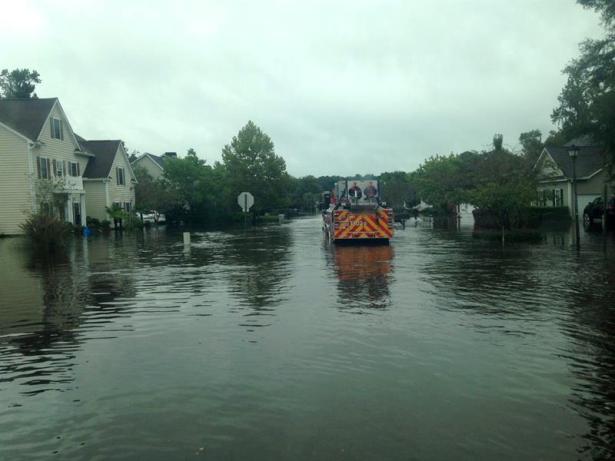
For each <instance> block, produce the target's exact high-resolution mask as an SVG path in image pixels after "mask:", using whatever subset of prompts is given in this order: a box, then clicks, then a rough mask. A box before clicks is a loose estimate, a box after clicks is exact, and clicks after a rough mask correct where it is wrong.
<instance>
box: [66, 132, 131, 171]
mask: <svg viewBox="0 0 615 461" xmlns="http://www.w3.org/2000/svg"><path fill="white" fill-rule="evenodd" d="M77 140H78V141H79V144H81V147H82V148H83V149H84V150H86V151H87V152H90V153H92V154H94V155H95V157H94V158H91V159H90V161H89V162H88V166H87V167H86V168H85V171H84V172H83V177H84V178H91V179H94V178H107V177H109V174H110V173H111V166H112V165H113V160H115V154H116V153H117V150H118V149H119V147H120V144H121V143H122V141H119V140H112V141H86V140H85V139H83V138H82V137H80V136H79V137H78V138H77Z"/></svg>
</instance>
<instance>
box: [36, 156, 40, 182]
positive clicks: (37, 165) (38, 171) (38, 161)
mask: <svg viewBox="0 0 615 461" xmlns="http://www.w3.org/2000/svg"><path fill="white" fill-rule="evenodd" d="M36 172H37V175H38V179H41V158H40V157H36Z"/></svg>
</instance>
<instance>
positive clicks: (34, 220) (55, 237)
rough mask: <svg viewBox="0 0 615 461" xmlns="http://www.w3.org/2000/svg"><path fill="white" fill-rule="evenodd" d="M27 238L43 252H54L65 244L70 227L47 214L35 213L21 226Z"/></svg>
mask: <svg viewBox="0 0 615 461" xmlns="http://www.w3.org/2000/svg"><path fill="white" fill-rule="evenodd" d="M20 227H21V229H22V230H23V231H24V233H25V234H26V236H27V237H29V238H30V240H32V242H33V243H34V244H35V245H36V246H37V249H40V250H43V251H55V250H57V249H59V248H61V247H63V246H64V245H65V244H66V240H67V239H68V237H69V235H70V234H71V230H72V229H71V227H72V226H71V225H70V224H67V223H65V222H63V221H61V220H59V219H58V218H55V217H54V216H51V215H49V214H47V213H36V214H33V215H31V216H30V217H29V218H28V219H26V220H25V221H24V222H23V223H22V224H21V225H20Z"/></svg>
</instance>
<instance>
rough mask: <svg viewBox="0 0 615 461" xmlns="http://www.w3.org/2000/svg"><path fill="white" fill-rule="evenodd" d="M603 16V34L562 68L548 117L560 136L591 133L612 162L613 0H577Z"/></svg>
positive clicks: (614, 149) (614, 110) (614, 112)
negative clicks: (561, 82)
mask: <svg viewBox="0 0 615 461" xmlns="http://www.w3.org/2000/svg"><path fill="white" fill-rule="evenodd" d="M578 3H579V4H581V5H583V6H584V7H586V8H592V9H594V10H596V11H597V12H598V13H600V14H601V16H602V21H603V25H604V27H605V36H604V38H601V39H591V40H585V41H584V42H583V43H582V44H581V47H580V49H581V53H580V56H579V57H578V58H576V59H574V60H572V61H571V62H570V64H569V65H568V66H567V67H566V68H565V69H564V73H565V74H567V76H568V79H567V82H566V85H565V86H564V88H563V89H562V92H561V93H560V95H559V97H558V106H557V107H556V108H555V109H554V110H553V113H552V115H551V118H552V120H553V122H554V123H556V124H557V126H558V128H559V131H560V132H561V133H562V137H563V138H568V139H570V138H572V137H576V136H578V135H587V134H589V135H591V136H592V137H593V138H594V139H595V141H597V142H599V143H601V144H602V145H604V146H605V147H606V148H607V151H608V152H609V154H610V156H609V157H610V162H611V164H613V162H614V161H615V2H613V0H578Z"/></svg>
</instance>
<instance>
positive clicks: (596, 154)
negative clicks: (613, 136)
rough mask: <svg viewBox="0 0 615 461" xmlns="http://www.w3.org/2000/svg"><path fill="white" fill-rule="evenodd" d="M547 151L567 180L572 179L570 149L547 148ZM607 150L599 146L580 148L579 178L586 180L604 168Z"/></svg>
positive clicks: (577, 167) (577, 164)
mask: <svg viewBox="0 0 615 461" xmlns="http://www.w3.org/2000/svg"><path fill="white" fill-rule="evenodd" d="M545 150H546V151H547V152H548V153H549V155H550V156H551V157H552V158H553V160H555V163H557V166H558V167H559V168H560V169H561V170H562V171H563V172H564V175H565V176H566V177H567V178H572V161H571V160H570V155H569V154H568V150H569V148H568V147H554V146H547V147H545ZM604 164H605V150H604V149H603V148H602V147H599V146H579V154H578V157H577V160H576V169H577V178H585V177H587V176H590V175H592V174H594V173H595V172H596V171H598V170H600V169H601V168H603V167H604Z"/></svg>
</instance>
